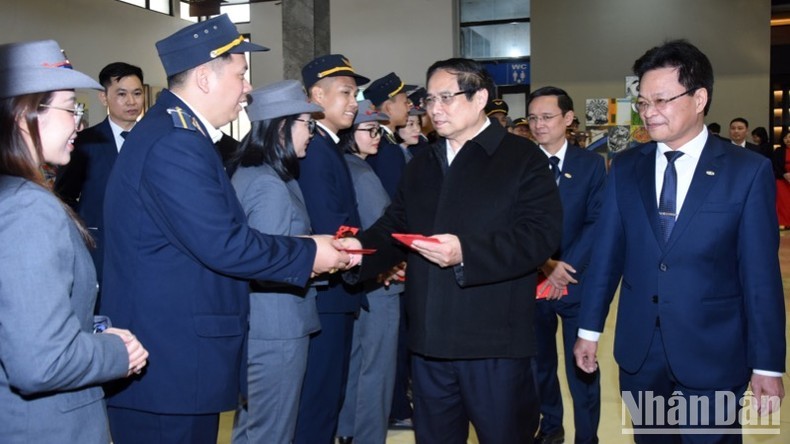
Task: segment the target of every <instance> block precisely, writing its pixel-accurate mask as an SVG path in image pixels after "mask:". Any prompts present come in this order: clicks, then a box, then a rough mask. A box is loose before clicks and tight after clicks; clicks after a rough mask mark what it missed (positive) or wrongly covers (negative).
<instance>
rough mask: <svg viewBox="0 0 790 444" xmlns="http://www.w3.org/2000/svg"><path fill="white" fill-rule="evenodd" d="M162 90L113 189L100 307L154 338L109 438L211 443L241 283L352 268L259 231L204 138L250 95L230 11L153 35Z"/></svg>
mask: <svg viewBox="0 0 790 444" xmlns="http://www.w3.org/2000/svg"><path fill="white" fill-rule="evenodd" d="M156 47H157V50H158V52H159V57H160V59H161V60H162V65H163V66H164V68H165V72H166V73H167V77H168V79H167V81H168V89H167V90H165V91H163V92H162V94H161V96H160V98H159V100H157V103H156V104H155V105H154V106H153V107H152V108H151V109H149V110H148V112H147V113H146V114H145V117H144V118H143V119H142V120H141V121H140V122H139V123H138V124H137V125H135V127H134V130H133V131H132V132H131V133H130V134H129V135H128V136H127V139H126V141H125V144H124V149H123V151H121V153H120V155H119V157H118V160H117V162H116V164H115V168H114V169H113V172H112V173H111V175H110V178H109V180H108V183H107V193H106V199H105V213H104V214H105V224H106V249H105V269H104V285H105V287H104V290H103V298H104V300H103V304H106V305H105V306H104V309H105V312H106V314H107V315H109V316H110V317H111V318H112V319H113V323H117V324H118V325H127V326H130V327H131V326H134V327H133V328H134V330H135V333H136V334H137V336H138V337H139V338H140V340H141V341H142V342H144V343H146V344H150V348H149V351H150V352H151V359H154V356H155V357H156V358H155V359H156V366H155V368H154V367H149V368H147V369H146V371H144V372H143V373H142V374H141V375H140V376H139V377H138V378H136V379H135V380H133V381H132V382H131V383H126V384H123V385H119V386H116V387H113V390H110V391H109V398H108V401H107V404H108V413H109V418H110V429H111V433H112V437H113V441H114V442H115V443H116V444H126V443H146V444H151V443H163V444H164V443H175V442H185V443H186V442H188V443H198V444H199V443H211V444H214V443H216V441H217V428H218V421H219V412H221V411H226V410H231V409H234V408H235V407H236V403H237V401H238V399H239V391H240V389H242V388H243V378H242V377H241V375H243V374H245V373H246V372H245V371H243V368H244V367H242V363H244V362H246V358H245V356H244V353H243V350H244V349H245V347H243V345H244V339H245V334H246V332H247V316H248V313H249V299H248V283H247V280H248V279H257V280H262V281H272V282H280V283H283V284H290V285H297V286H305V285H307V283H308V280H309V279H310V278H311V274H314V273H322V272H326V271H329V270H331V269H343V268H345V267H346V266H347V265H348V263H349V262H350V258H349V256H348V255H347V254H346V253H341V252H338V251H336V250H335V249H334V248H333V247H332V240H331V238H329V237H320V238H319V237H313V238H289V237H279V236H268V235H263V234H261V233H259V232H257V231H255V230H253V229H251V228H250V227H249V226H248V225H247V218H246V216H245V214H244V212H243V211H242V209H241V206H240V205H239V202H238V200H237V199H236V194H235V192H234V190H233V187H232V186H231V183H230V181H229V179H228V177H227V174H226V173H225V171H224V169H223V167H222V163H221V161H220V157H219V155H218V153H217V151H216V150H215V148H214V145H213V143H212V142H216V141H217V140H219V139H220V137H221V136H222V132H221V131H220V130H219V129H218V128H219V127H221V126H223V125H225V124H227V123H228V122H230V121H232V120H234V119H236V117H237V116H238V114H239V112H240V111H241V109H242V103H243V102H244V101H245V98H246V95H247V93H248V92H250V90H251V89H252V88H251V86H250V84H249V83H248V82H247V80H245V79H244V73H245V72H246V71H247V62H246V59H245V57H244V54H243V53H245V52H248V51H264V50H266V48H264V47H262V46H260V45H256V44H253V43H250V42H247V41H246V40H244V38H243V37H242V36H241V35H240V34H239V32H238V30H237V29H236V27H235V26H234V25H233V24H232V23H231V21H230V20H229V19H228V17H227V16H226V15H221V16H218V17H215V18H212V19H210V20H207V21H204V22H200V23H196V24H193V25H190V26H188V27H186V28H184V29H182V30H181V31H178V32H176V33H175V34H173V35H171V36H169V37H167V38H165V39H163V40H161V41H159V42H157V44H156Z"/></svg>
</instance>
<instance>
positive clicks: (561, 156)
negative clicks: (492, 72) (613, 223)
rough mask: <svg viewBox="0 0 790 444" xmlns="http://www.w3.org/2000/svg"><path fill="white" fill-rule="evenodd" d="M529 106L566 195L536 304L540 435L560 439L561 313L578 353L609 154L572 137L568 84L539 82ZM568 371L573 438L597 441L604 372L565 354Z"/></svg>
mask: <svg viewBox="0 0 790 444" xmlns="http://www.w3.org/2000/svg"><path fill="white" fill-rule="evenodd" d="M527 110H528V112H529V113H528V115H527V121H528V122H529V128H530V130H531V132H532V134H533V137H535V140H536V141H537V142H538V146H539V147H540V149H541V151H543V154H545V155H546V157H547V158H548V159H549V165H550V168H551V171H552V173H553V175H554V178H555V181H556V182H557V185H558V187H559V191H560V200H561V201H562V211H563V218H562V223H563V225H562V243H561V244H560V248H559V249H557V251H556V252H555V253H554V254H553V255H552V257H551V258H549V259H548V260H547V261H546V262H545V263H544V264H543V265H542V266H541V267H540V270H541V273H542V276H543V277H544V278H545V281H544V282H543V283H542V284H541V285H542V286H539V287H538V288H539V289H542V288H544V287H545V288H546V289H547V290H546V291H547V293H546V294H547V297H546V298H545V299H540V300H538V301H536V303H535V335H536V337H537V339H538V341H537V345H538V355H537V359H536V364H537V365H536V369H537V378H538V387H539V388H540V413H541V421H540V432H539V433H538V436H537V437H536V440H535V441H536V443H537V444H561V443H562V442H564V438H565V432H564V430H563V427H562V416H563V406H562V395H561V394H560V383H559V378H558V377H557V366H558V364H557V361H558V359H557V341H556V337H557V318H558V317H559V318H562V338H563V341H562V343H563V351H564V353H565V356H573V345H574V343H575V342H576V331H577V329H578V328H579V325H578V318H579V307H580V305H581V291H580V288H579V286H580V285H579V284H580V282H581V281H582V278H583V276H584V271H585V268H587V265H588V263H589V261H590V253H591V250H592V243H593V239H594V236H595V233H594V232H593V225H594V224H595V220H596V219H597V217H598V211H599V209H600V204H601V199H600V197H601V190H602V189H603V184H604V180H605V177H606V166H605V165H604V158H603V156H601V155H599V154H597V153H594V152H591V151H587V150H583V149H581V148H579V147H578V146H576V145H572V144H570V143H569V142H568V139H567V138H566V128H568V127H569V126H570V125H571V124H572V123H573V119H574V114H573V100H572V99H571V98H570V96H569V95H568V93H566V92H565V91H564V90H562V89H560V88H557V87H553V86H546V87H543V88H539V89H536V90H535V91H533V92H532V93H531V94H530V95H529V98H528V99H527ZM565 375H566V377H567V381H568V387H569V388H570V392H571V397H572V398H573V425H574V431H575V435H576V436H575V439H574V442H575V443H578V444H583V443H596V442H598V436H597V431H598V422H599V419H600V414H601V390H600V378H599V377H600V375H599V373H598V372H595V373H594V374H592V375H588V374H586V373H582V372H577V371H576V364H575V363H574V362H573V360H572V359H567V360H565Z"/></svg>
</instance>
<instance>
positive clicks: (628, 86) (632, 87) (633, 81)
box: [625, 76, 639, 100]
mask: <svg viewBox="0 0 790 444" xmlns="http://www.w3.org/2000/svg"><path fill="white" fill-rule="evenodd" d="M625 96H626V97H628V98H629V99H631V100H636V98H637V96H639V77H637V76H625Z"/></svg>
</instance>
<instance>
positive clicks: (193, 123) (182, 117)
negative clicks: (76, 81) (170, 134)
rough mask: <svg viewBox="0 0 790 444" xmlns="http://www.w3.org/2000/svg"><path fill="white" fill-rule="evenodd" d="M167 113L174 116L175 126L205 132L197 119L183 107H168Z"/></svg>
mask: <svg viewBox="0 0 790 444" xmlns="http://www.w3.org/2000/svg"><path fill="white" fill-rule="evenodd" d="M167 113H168V114H170V117H172V118H173V126H174V127H175V128H181V129H187V130H190V131H198V132H201V133H202V132H203V131H201V129H200V126H198V123H197V120H196V119H195V118H194V117H192V116H191V115H189V113H187V112H186V111H184V110H183V108H181V107H178V106H177V107H175V108H168V109H167Z"/></svg>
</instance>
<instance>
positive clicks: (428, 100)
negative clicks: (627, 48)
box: [423, 90, 470, 108]
mask: <svg viewBox="0 0 790 444" xmlns="http://www.w3.org/2000/svg"><path fill="white" fill-rule="evenodd" d="M468 92H470V91H469V90H464V91H458V92H455V93H451V92H443V93H441V94H438V95H435V96H427V97H425V98H424V99H423V103H425V108H430V107H432V106H434V105H436V102H442V105H445V106H446V105H449V104H451V103H453V100H455V97H456V96H460V95H461V94H466V93H468Z"/></svg>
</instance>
